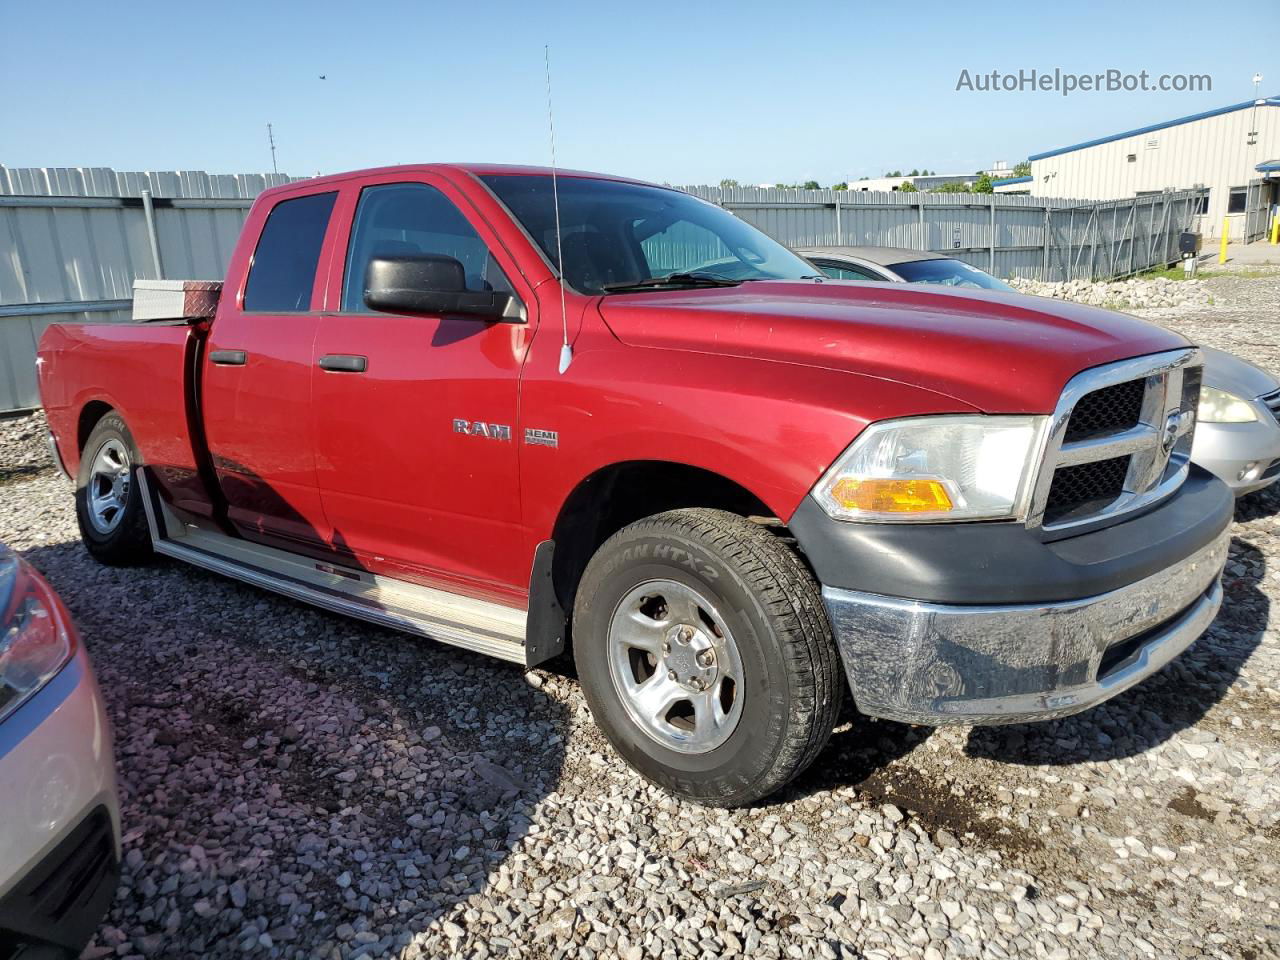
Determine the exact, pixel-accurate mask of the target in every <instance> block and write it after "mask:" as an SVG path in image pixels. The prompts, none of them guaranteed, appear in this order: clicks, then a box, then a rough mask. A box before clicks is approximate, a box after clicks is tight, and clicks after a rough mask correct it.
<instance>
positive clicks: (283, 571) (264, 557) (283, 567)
mask: <svg viewBox="0 0 1280 960" xmlns="http://www.w3.org/2000/svg"><path fill="white" fill-rule="evenodd" d="M137 478H138V488H139V490H140V492H141V493H142V504H143V507H144V509H145V510H146V513H147V525H148V527H150V529H151V545H152V547H153V548H154V549H155V551H156V553H161V554H164V555H165V556H168V557H173V558H174V559H177V560H183V561H185V562H187V563H190V564H193V565H195V566H197V567H203V568H204V569H205V570H212V571H213V572H214V573H221V574H223V575H225V576H228V577H234V578H235V579H237V580H243V581H244V582H245V583H249V584H252V585H254V586H256V587H262V588H263V589H266V590H273V591H275V592H276V593H282V594H284V595H285V596H288V597H293V598H294V599H295V600H301V601H302V602H304V603H310V604H313V605H315V606H317V607H324V608H325V609H326V610H332V611H334V612H336V613H345V614H347V615H348V616H352V617H359V618H360V619H361V620H368V621H369V622H371V623H377V624H380V625H382V626H384V627H391V628H393V629H395V630H403V631H404V632H406V633H413V634H417V635H419V636H423V637H430V638H431V639H433V640H439V641H441V642H443V643H448V644H452V645H453V646H456V647H462V648H464V649H467V650H474V651H476V652H477V653H483V654H487V655H488V656H491V657H497V658H499V659H501V660H508V661H511V662H512V663H520V664H523V663H525V660H526V653H525V625H526V620H527V618H528V617H527V613H526V611H524V610H522V609H520V608H519V607H508V606H505V605H503V604H499V603H492V602H490V601H487V600H477V599H475V598H473V597H464V596H460V595H459V594H456V593H448V592H446V591H444V590H435V589H432V588H431V587H424V586H420V585H418V584H416V583H409V582H407V581H405V580H395V579H393V578H391V577H384V576H380V575H378V574H375V573H370V572H369V571H367V570H360V569H357V568H355V567H348V566H343V565H341V564H336V563H327V562H324V561H320V560H314V559H312V558H310V557H304V556H300V555H298V554H294V553H289V552H288V551H286V550H278V549H276V548H274V547H266V546H262V545H261V544H257V543H252V542H250V541H248V540H240V539H237V538H235V537H229V536H227V535H226V534H225V533H222V532H220V531H216V530H210V529H206V528H204V527H198V526H196V525H194V524H190V523H184V522H183V521H181V520H179V519H178V518H177V517H176V516H174V514H173V512H172V511H171V510H170V509H169V508H168V507H167V506H166V505H165V503H164V502H163V501H162V500H161V499H160V497H159V496H157V495H156V494H155V493H153V491H152V490H151V488H150V485H149V484H148V483H147V476H146V471H145V469H144V468H142V467H139V468H138V469H137Z"/></svg>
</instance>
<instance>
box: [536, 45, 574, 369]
mask: <svg viewBox="0 0 1280 960" xmlns="http://www.w3.org/2000/svg"><path fill="white" fill-rule="evenodd" d="M542 56H543V62H544V63H545V65H546V70H547V129H548V130H549V131H550V132H551V203H552V205H553V206H554V207H555V211H556V264H557V266H558V267H559V268H560V334H561V339H560V372H561V373H562V374H563V373H564V372H565V371H566V370H568V369H569V364H571V363H573V347H571V346H569V313H568V310H567V309H566V307H565V296H564V250H563V249H562V248H561V246H560V180H559V177H558V176H557V175H556V121H555V115H554V114H553V113H552V112H551V45H550V44H543V47H542Z"/></svg>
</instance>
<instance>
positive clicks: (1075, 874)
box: [0, 276, 1280, 960]
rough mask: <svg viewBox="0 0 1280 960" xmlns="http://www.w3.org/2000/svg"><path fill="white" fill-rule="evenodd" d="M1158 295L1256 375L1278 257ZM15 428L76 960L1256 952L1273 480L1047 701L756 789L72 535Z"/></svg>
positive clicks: (42, 467) (14, 527)
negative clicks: (637, 770)
mask: <svg viewBox="0 0 1280 960" xmlns="http://www.w3.org/2000/svg"><path fill="white" fill-rule="evenodd" d="M1205 286H1206V287H1207V288H1208V289H1209V290H1210V292H1211V293H1212V295H1213V304H1212V306H1203V305H1201V306H1195V305H1186V306H1184V307H1180V308H1175V309H1172V310H1169V311H1165V312H1163V313H1160V314H1158V319H1159V320H1160V321H1161V322H1164V323H1167V324H1169V325H1170V326H1173V327H1175V328H1176V329H1179V330H1181V331H1183V332H1185V333H1187V334H1188V335H1190V336H1192V337H1193V338H1195V339H1197V340H1199V341H1201V342H1205V343H1209V344H1213V345H1217V346H1221V347H1225V348H1227V349H1234V350H1237V351H1239V352H1241V353H1243V354H1244V355H1245V356H1247V357H1249V358H1250V359H1253V360H1255V361H1257V362H1260V363H1262V364H1264V365H1267V366H1270V367H1271V368H1272V369H1275V370H1280V276H1277V277H1275V278H1240V277H1215V278H1210V279H1208V280H1206V281H1205ZM40 429H41V425H40V422H39V418H38V417H28V418H25V419H18V420H9V421H0V539H2V540H5V541H7V542H8V543H10V544H11V545H13V546H14V547H16V548H17V549H19V550H20V551H21V552H23V553H24V554H25V555H26V556H27V557H28V558H29V559H30V560H31V561H32V562H33V563H34V564H35V565H36V566H37V567H39V568H40V569H41V570H42V571H44V572H45V573H46V575H47V576H48V577H49V579H50V580H51V581H52V582H53V584H54V585H55V587H56V588H57V589H58V590H59V591H60V592H61V593H62V595H63V597H64V598H65V599H66V601H67V603H68V605H69V606H70V608H71V609H72V611H73V613H74V615H75V616H76V618H77V620H78V622H79V624H80V626H81V629H82V631H83V634H84V638H85V641H86V643H87V644H88V646H89V649H90V651H91V653H92V655H93V657H94V660H95V663H96V665H97V669H98V672H99V675H100V677H101V680H102V686H103V690H104V693H105V695H106V698H107V700H108V706H109V708H110V712H111V715H112V718H113V721H114V724H115V731H116V754H117V758H118V761H119V766H120V774H121V781H120V782H121V793H122V803H123V815H124V824H125V841H124V848H125V853H126V859H125V865H124V876H123V881H122V883H121V887H120V892H119V896H118V897H117V899H116V901H115V903H114V904H113V906H112V908H111V912H110V915H109V916H108V918H107V920H106V922H105V923H104V925H103V927H102V929H101V930H100V932H99V934H98V936H97V938H96V940H95V942H94V944H93V945H92V946H91V947H90V948H89V949H88V951H87V952H86V956H88V957H106V956H110V955H120V956H133V955H138V956H146V957H193V958H194V957H229V956H236V955H242V956H252V957H332V958H350V957H357V956H369V957H382V956H398V957H416V956H433V957H434V956H468V957H489V956H511V957H537V958H550V957H567V956H573V957H587V958H591V957H597V956H599V957H608V958H615V957H621V958H626V960H635V958H641V957H644V958H650V957H673V958H674V957H680V958H686V957H700V956H705V957H712V956H720V955H733V954H738V953H741V952H745V953H747V954H748V955H750V956H752V957H760V958H771V957H783V956H785V957H797V958H808V957H829V958H834V957H862V958H891V957H901V958H917V957H925V958H928V960H941V958H944V957H978V956H981V957H994V958H1005V957H1037V958H1054V960H1062V958H1069V957H1080V956H1096V955H1105V956H1108V957H1144V958H1145V957H1152V958H1165V957H1238V958H1248V960H1256V958H1263V957H1276V956H1280V947H1278V944H1280V904H1278V903H1277V901H1278V900H1280V877H1278V872H1277V866H1276V860H1277V853H1280V821H1278V801H1280V647H1278V645H1277V638H1276V628H1275V625H1274V623H1273V620H1272V617H1271V606H1272V603H1273V601H1275V600H1277V599H1280V495H1277V494H1273V493H1270V492H1264V493H1263V494H1260V495H1255V496H1253V497H1251V498H1249V499H1247V500H1245V501H1244V502H1242V503H1241V504H1240V505H1239V507H1238V509H1237V513H1236V523H1235V528H1234V533H1235V540H1234V543H1233V545H1232V551H1231V560H1230V562H1229V565H1228V568H1227V572H1226V579H1225V584H1226V596H1227V599H1226V604H1225V606H1224V608H1223V612H1222V614H1221V616H1220V617H1219V619H1218V620H1217V622H1216V623H1215V624H1214V626H1213V627H1212V628H1211V629H1210V631H1209V632H1208V634H1206V636H1205V637H1204V638H1202V639H1201V640H1200V641H1199V642H1198V643H1197V644H1196V645H1195V646H1194V647H1193V648H1192V649H1191V650H1190V651H1189V652H1188V653H1187V654H1185V655H1184V656H1183V657H1181V658H1180V659H1179V660H1178V661H1176V662H1175V663H1174V664H1173V665H1172V666H1171V667H1170V668H1168V669H1166V670H1165V671H1164V672H1163V673H1161V674H1159V675H1157V676H1156V677H1153V678H1152V679H1150V680H1148V681H1147V682H1146V683H1144V684H1142V685H1140V686H1139V687H1138V688H1136V689H1134V690H1131V691H1129V692H1128V693H1126V694H1124V695H1122V696H1120V697H1117V698H1116V699H1114V700H1112V701H1110V702H1109V703H1108V704H1106V705H1104V706H1102V707H1100V708H1098V709H1095V710H1093V711H1091V712H1089V713H1086V714H1084V715H1082V716H1077V717H1072V718H1067V719H1064V720H1059V721H1055V722H1050V723H1045V724H1039V725H1026V726H1014V727H1002V728H988V729H971V728H953V729H943V730H929V729H927V728H920V727H905V726H900V725H896V724H890V723H870V722H863V721H858V722H851V723H846V724H845V725H844V726H842V727H841V728H840V729H839V730H838V731H837V733H836V735H835V737H834V738H833V740H832V743H831V746H830V747H829V748H828V749H827V751H826V752H825V753H824V754H823V755H822V756H821V757H820V758H819V759H818V761H817V763H816V764H815V766H814V768H813V769H812V770H811V771H810V772H809V773H808V774H806V775H805V776H804V777H803V778H802V779H801V780H800V781H799V782H798V783H796V784H795V785H794V786H793V787H792V788H791V789H790V790H789V791H788V792H787V793H785V794H784V795H783V796H781V797H780V798H778V800H777V802H776V803H773V804H770V805H767V806H760V807H758V808H755V809H751V810H745V811H736V812H725V811H716V810H705V809H701V808H698V807H695V806H692V805H689V804H682V803H678V802H675V801H673V800H671V799H669V798H667V797H666V796H665V795H663V794H661V793H660V792H658V791H656V790H654V789H651V788H649V787H648V786H647V785H645V784H644V783H643V782H642V781H641V780H640V779H639V778H638V777H637V776H635V775H633V774H632V773H631V772H630V771H629V770H628V769H627V768H626V767H625V766H624V765H623V764H622V763H621V762H620V761H619V760H617V759H616V758H615V757H614V756H613V755H612V754H611V753H610V751H609V749H608V747H607V745H606V744H605V742H604V740H603V738H602V737H601V736H600V734H599V733H598V732H597V731H596V730H595V729H594V727H593V726H592V724H591V721H590V718H589V716H588V714H587V711H586V708H585V706H584V703H583V699H582V696H581V694H580V692H579V690H578V689H577V686H576V683H575V682H574V681H573V680H572V679H569V678H566V677H564V676H561V675H558V674H555V673H548V672H543V671H537V672H534V673H532V674H529V675H528V676H524V675H522V674H521V672H520V671H519V670H518V669H516V668H514V667H510V666H507V665H504V664H499V663H495V662H490V661H487V660H485V659H483V658H481V657H479V656H473V655H470V654H465V653H461V652H455V651H453V650H450V649H449V648H448V647H444V646H438V645H434V644H431V643H426V642H419V641H416V640H414V639H412V638H409V637H406V636H401V635H397V634H393V633H390V632H386V631H382V630H379V629H376V628H372V627H369V626H365V625H362V624H359V623H357V622H354V621H349V620H346V619H343V618H340V617H337V616H331V615H328V614H325V613H322V612H318V611H315V610H311V609H308V608H306V607H303V606H300V605H297V604H295V603H292V602H290V601H288V600H284V599H280V598H277V597H275V596H273V595H270V594H266V593H262V592H259V591H256V590H254V589H251V588H248V587H244V586H240V585H238V584H235V583H233V582H231V581H228V580H223V579H220V578H218V577H215V576H213V575H208V574H204V573H201V572H199V571H196V570H194V569H190V568H187V567H184V566H181V565H178V564H174V563H157V564H156V565H155V566H152V567H149V568H144V569H134V570H113V569H107V568H104V567H100V566H98V565H96V564H95V563H93V562H92V561H91V560H89V558H88V557H87V555H86V554H85V552H84V550H83V549H82V548H81V546H80V544H79V543H78V541H77V537H76V531H75V522H74V517H73V513H72V507H71V496H70V489H69V487H68V485H67V484H66V483H65V482H64V481H62V480H61V479H60V478H59V477H58V476H57V475H56V474H55V473H54V472H53V471H52V469H51V468H50V466H49V463H48V461H47V459H46V455H45V453H44V449H43V446H42V442H41V439H40Z"/></svg>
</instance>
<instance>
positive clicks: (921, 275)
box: [796, 246, 1280, 497]
mask: <svg viewBox="0 0 1280 960" xmlns="http://www.w3.org/2000/svg"><path fill="white" fill-rule="evenodd" d="M796 253H798V254H800V256H802V257H804V258H805V259H806V260H808V261H809V262H810V263H812V264H813V265H814V266H815V267H817V268H818V269H819V270H821V271H822V272H823V273H825V274H826V275H827V276H829V277H831V278H832V279H834V280H876V281H882V280H887V281H889V282H891V283H938V284H944V285H946V286H953V287H978V288H981V289H983V290H997V291H1004V292H1006V293H1016V292H1017V291H1016V290H1014V288H1013V287H1011V286H1009V284H1007V283H1005V282H1004V281H1003V280H998V279H996V278H995V277H993V276H991V274H989V273H986V272H985V271H983V270H979V269H978V268H977V267H973V266H970V265H969V264H967V263H965V262H964V261H963V260H957V259H956V258H955V257H949V256H947V255H946V254H945V253H933V252H930V251H925V250H909V249H907V248H905V247H847V246H846V247H802V248H800V249H798V250H797V251H796ZM1201 349H1202V350H1203V351H1204V381H1203V383H1202V385H1201V388H1200V406H1199V411H1198V415H1197V423H1196V435H1195V442H1194V444H1193V446H1192V447H1191V460H1192V462H1193V463H1196V464H1199V465H1200V466H1202V467H1204V468H1205V469H1206V470H1208V471H1209V472H1210V473H1212V474H1214V475H1215V476H1217V477H1218V478H1219V479H1221V480H1222V481H1223V482H1225V483H1226V485H1227V486H1229V487H1230V488H1231V492H1232V493H1234V494H1235V495H1236V496H1237V497H1243V496H1244V495H1245V494H1247V493H1253V492H1254V491H1255V490H1261V489H1262V488H1263V487H1266V486H1269V485H1270V484H1272V483H1274V482H1275V481H1276V478H1277V477H1280V380H1276V378H1275V377H1273V376H1272V375H1271V374H1269V373H1267V371H1265V370H1263V369H1262V368H1261V367H1259V366H1256V365H1254V364H1252V363H1250V362H1249V361H1247V360H1242V359H1240V358H1239V357H1237V356H1235V355H1234V354H1230V353H1224V352H1223V351H1221V350H1214V349H1213V348H1212V347H1202V348H1201Z"/></svg>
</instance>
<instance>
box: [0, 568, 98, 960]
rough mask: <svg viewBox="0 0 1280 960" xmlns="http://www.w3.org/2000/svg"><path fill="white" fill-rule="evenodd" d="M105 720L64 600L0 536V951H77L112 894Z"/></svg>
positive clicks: (30, 957)
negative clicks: (3, 542) (2, 541)
mask: <svg viewBox="0 0 1280 960" xmlns="http://www.w3.org/2000/svg"><path fill="white" fill-rule="evenodd" d="M119 874H120V808H119V804H118V801H117V799H116V776H115V761H114V757H113V754H112V747H111V725H110V723H109V722H108V720H107V714H106V711H105V710H104V709H103V704H102V696H101V694H100V693H99V691H98V682H97V680H96V679H95V678H94V675H93V667H92V666H91V665H90V663H89V656H88V654H87V653H86V652H85V649H84V646H83V645H82V644H81V642H80V637H79V635H78V634H77V632H76V629H75V626H74V625H73V624H72V622H71V617H70V615H69V614H68V613H67V609H66V607H64V606H63V605H62V601H61V600H60V599H59V598H58V595H57V594H56V593H54V592H53V589H52V588H51V587H50V586H49V584H48V583H46V582H45V579H44V578H43V577H42V576H40V574H39V573H37V572H36V571H35V570H34V569H33V568H32V567H31V566H30V565H29V564H27V563H25V562H24V561H23V560H22V559H21V558H19V557H18V556H17V555H15V554H14V553H12V552H11V551H9V550H8V549H6V548H5V547H4V546H3V545H0V957H4V958H13V960H37V958H40V960H43V958H53V957H67V956H75V955H77V954H79V952H80V951H81V950H82V949H83V948H84V945H85V944H86V943H87V942H88V941H89V939H90V938H91V937H92V936H93V933H94V931H95V930H97V928H98V923H99V921H101V919H102V916H103V914H104V913H106V910H107V907H108V906H109V905H110V903H111V900H112V898H113V897H114V896H115V892H116V883H117V881H118V879H119Z"/></svg>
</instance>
